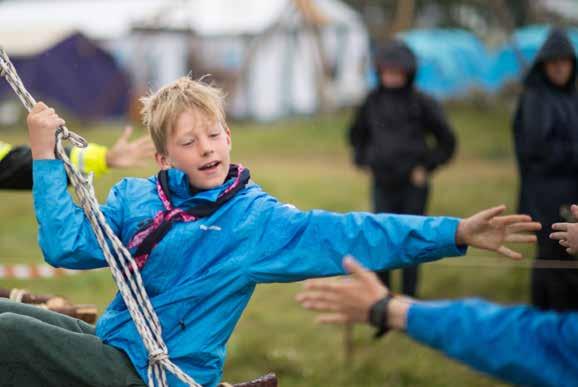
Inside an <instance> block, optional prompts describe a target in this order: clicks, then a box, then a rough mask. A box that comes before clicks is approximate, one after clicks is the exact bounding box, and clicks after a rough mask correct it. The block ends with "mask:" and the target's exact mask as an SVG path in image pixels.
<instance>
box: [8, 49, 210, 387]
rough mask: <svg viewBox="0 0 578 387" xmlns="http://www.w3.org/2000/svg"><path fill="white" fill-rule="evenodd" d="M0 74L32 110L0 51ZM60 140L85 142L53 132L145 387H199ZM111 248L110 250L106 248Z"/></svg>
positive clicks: (67, 133) (130, 259)
mask: <svg viewBox="0 0 578 387" xmlns="http://www.w3.org/2000/svg"><path fill="white" fill-rule="evenodd" d="M0 75H1V76H4V77H5V78H6V80H7V81H8V83H9V84H10V86H11V87H12V89H13V90H14V91H15V92H16V95H17V96H18V98H19V99H20V101H21V102H22V104H23V105H24V107H26V109H27V110H28V111H30V110H32V108H33V107H34V105H35V104H36V101H35V100H34V98H33V97H32V96H31V95H30V93H28V91H27V90H26V88H25V87H24V85H23V84H22V81H21V79H20V77H19V76H18V74H17V72H16V70H15V69H14V66H13V65H12V63H11V62H10V58H9V57H8V55H7V54H6V52H5V51H4V50H2V49H1V48H0ZM63 140H68V141H70V142H71V143H72V144H73V145H74V146H77V147H80V148H85V147H86V146H87V142H86V141H85V140H84V138H82V137H81V136H79V135H78V134H76V133H74V132H71V131H69V130H68V129H67V128H66V127H65V126H61V127H59V128H58V129H57V130H56V154H57V157H58V158H59V159H61V160H62V161H63V162H64V167H65V169H66V173H67V175H68V177H69V179H70V183H71V185H72V186H73V187H74V190H75V192H76V195H77V199H78V202H79V204H80V206H81V207H82V209H83V210H84V213H85V215H86V217H87V218H88V221H89V222H90V225H91V226H92V229H93V230H94V233H95V235H96V238H97V240H98V244H99V245H100V247H101V249H102V251H103V253H104V257H105V258H106V261H107V263H108V265H109V267H110V269H111V272H112V275H113V277H114V280H115V282H116V284H117V286H118V289H119V291H120V293H121V295H122V298H123V300H124V302H125V304H126V306H127V308H128V311H129V313H130V315H131V317H132V319H133V320H134V322H135V326H136V328H137V330H138V333H139V335H140V336H141V339H142V341H143V344H144V346H145V347H146V350H147V352H148V357H149V364H148V371H147V375H148V385H149V386H150V387H154V386H162V387H168V383H167V379H166V374H165V370H166V371H169V372H170V373H172V374H174V375H175V376H176V377H177V378H179V379H180V380H181V381H182V382H184V383H186V384H187V385H189V386H193V387H201V385H200V384H198V383H197V382H195V381H194V380H193V378H191V377H190V376H188V375H187V374H185V373H184V372H183V371H182V370H181V369H180V368H179V367H177V366H176V365H175V364H174V363H173V362H172V361H171V360H170V358H169V353H168V349H167V346H166V344H165V343H164V341H163V338H162V328H161V324H160V321H159V319H158V317H157V314H156V313H155V311H154V308H153V306H152V304H151V302H150V300H149V298H148V295H147V293H146V290H145V288H144V285H143V282H142V278H141V275H140V271H139V269H138V267H137V265H136V263H135V261H134V259H133V257H132V256H131V254H130V253H129V251H128V250H127V249H126V247H124V245H123V244H122V242H121V241H120V240H119V239H118V237H117V236H116V235H115V234H114V232H113V231H112V230H111V228H110V227H109V226H108V224H107V223H106V219H105V218H104V215H103V214H102V212H101V211H100V206H99V204H98V201H97V199H96V196H95V194H94V187H93V186H92V175H90V176H89V177H88V178H86V177H84V176H83V175H82V174H81V173H80V172H78V170H76V168H75V167H74V166H73V165H72V163H71V162H70V160H69V158H68V156H67V154H66V152H65V150H64V147H63V145H62V141H63ZM108 242H110V245H112V251H111V248H110V246H109V243H108Z"/></svg>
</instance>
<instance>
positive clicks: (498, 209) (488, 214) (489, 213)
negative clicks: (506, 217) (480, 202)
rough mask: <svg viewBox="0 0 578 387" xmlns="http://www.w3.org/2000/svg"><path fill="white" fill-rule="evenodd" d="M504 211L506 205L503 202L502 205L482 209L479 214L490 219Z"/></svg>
mask: <svg viewBox="0 0 578 387" xmlns="http://www.w3.org/2000/svg"><path fill="white" fill-rule="evenodd" d="M504 211H506V206H505V205H503V204H502V205H501V206H497V207H492V208H488V209H486V210H482V211H480V212H479V215H480V216H481V217H482V218H483V219H485V220H490V219H492V218H494V217H496V216H498V215H500V214H501V213H503V212H504Z"/></svg>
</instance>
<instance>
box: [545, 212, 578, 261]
mask: <svg viewBox="0 0 578 387" xmlns="http://www.w3.org/2000/svg"><path fill="white" fill-rule="evenodd" d="M570 211H572V215H574V218H576V219H578V206H577V205H576V204H573V205H572V207H570ZM552 230H554V232H553V233H551V234H550V238H551V239H554V240H557V241H558V243H560V245H561V246H563V247H565V248H566V252H567V253H568V254H570V255H576V254H578V223H554V224H553V225H552Z"/></svg>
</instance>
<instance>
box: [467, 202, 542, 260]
mask: <svg viewBox="0 0 578 387" xmlns="http://www.w3.org/2000/svg"><path fill="white" fill-rule="evenodd" d="M505 210H506V206H503V205H502V206H499V207H494V208H489V209H487V210H483V211H480V212H478V213H477V214H475V215H473V216H471V217H469V218H466V219H463V220H462V221H461V222H460V224H459V226H458V231H457V233H456V244H458V245H468V246H472V247H477V248H479V249H484V250H490V251H495V252H497V253H499V254H501V255H504V256H506V257H509V258H512V259H521V258H522V254H520V253H518V252H516V251H513V250H511V249H509V248H507V247H506V246H504V244H505V243H534V242H536V240H537V238H536V236H535V235H533V234H529V233H531V232H535V231H538V230H540V229H541V228H542V226H541V225H540V223H538V222H533V221H532V218H531V217H529V216H528V215H507V216H498V215H500V214H502V213H503V212H504V211H505Z"/></svg>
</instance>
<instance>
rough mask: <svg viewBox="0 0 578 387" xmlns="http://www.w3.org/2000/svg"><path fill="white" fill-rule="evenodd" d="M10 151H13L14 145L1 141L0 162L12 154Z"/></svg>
mask: <svg viewBox="0 0 578 387" xmlns="http://www.w3.org/2000/svg"><path fill="white" fill-rule="evenodd" d="M10 149H12V145H10V144H8V143H6V142H3V141H0V160H2V159H3V158H4V157H6V155H7V154H8V153H9V152H10Z"/></svg>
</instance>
